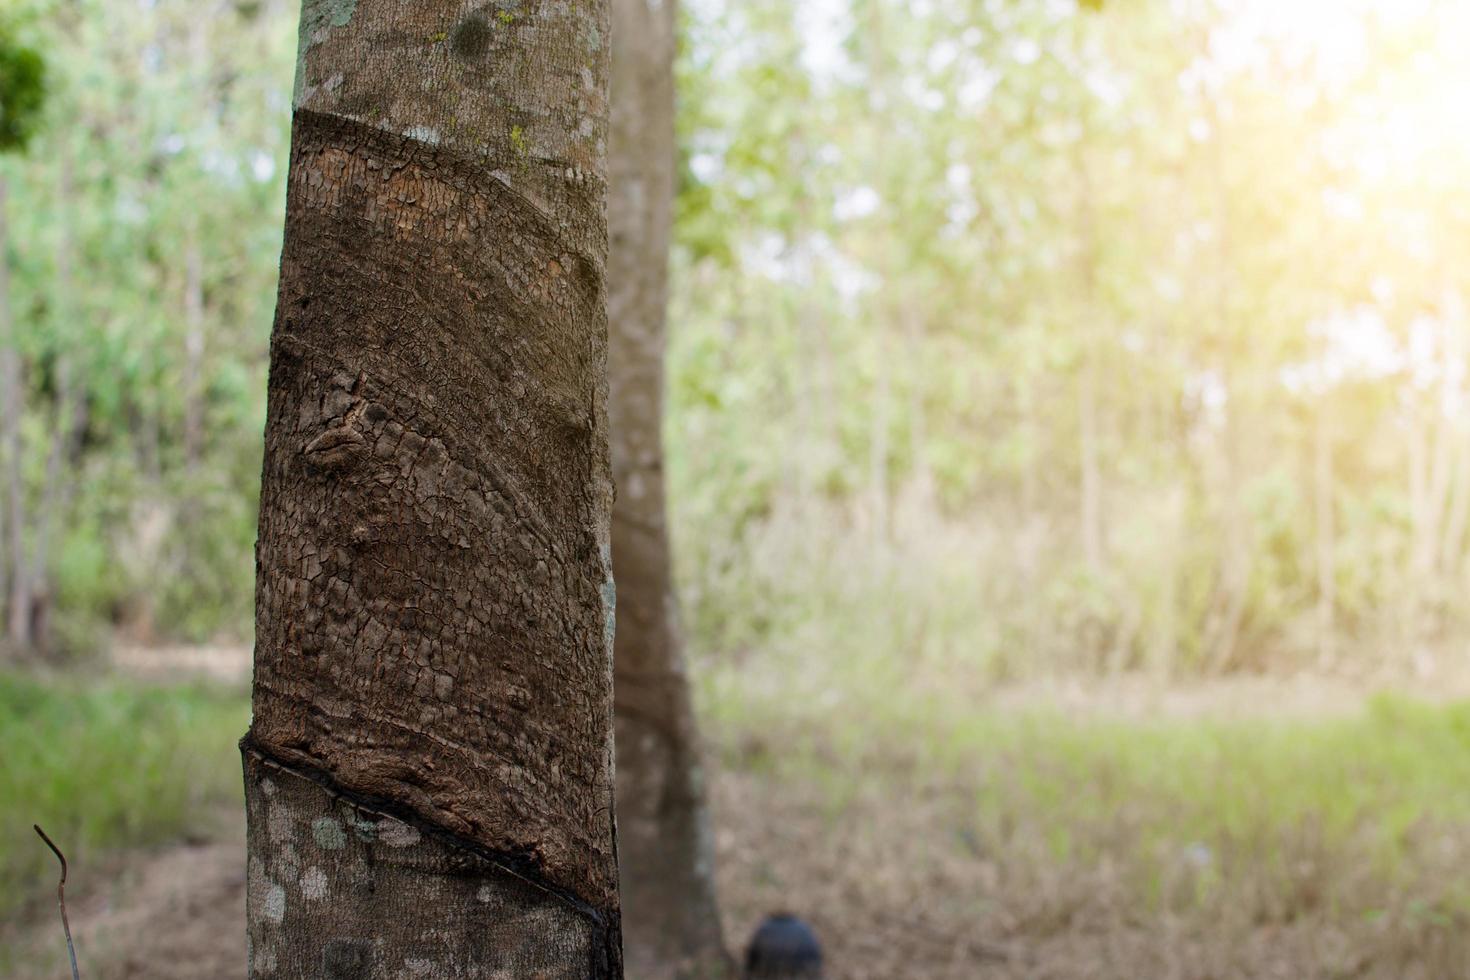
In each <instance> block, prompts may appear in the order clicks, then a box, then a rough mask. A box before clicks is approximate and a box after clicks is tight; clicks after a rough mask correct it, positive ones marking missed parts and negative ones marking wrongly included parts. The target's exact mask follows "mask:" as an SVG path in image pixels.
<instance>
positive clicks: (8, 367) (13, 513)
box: [0, 174, 23, 640]
mask: <svg viewBox="0 0 1470 980" xmlns="http://www.w3.org/2000/svg"><path fill="white" fill-rule="evenodd" d="M8 191H9V187H8V185H7V183H6V180H5V176H4V175H3V174H0V469H3V471H4V474H5V489H4V492H5V501H4V508H3V516H0V532H3V536H0V607H3V608H4V610H5V612H6V617H5V634H6V636H7V637H10V638H11V639H12V640H13V639H14V634H13V631H14V629H15V623H14V618H15V611H14V610H15V596H14V589H15V577H14V576H15V571H14V565H15V558H14V556H16V555H19V554H21V553H22V552H21V550H20V546H19V542H20V541H21V513H20V511H21V506H22V500H21V496H20V413H21V406H22V404H23V402H22V400H21V393H20V355H19V352H18V351H17V350H16V346H15V323H14V321H13V319H12V315H11V311H10V254H9V250H10V242H9V238H10V236H9V231H10V228H9V224H8V222H7V219H6V212H7V210H8V207H9V193H8Z"/></svg>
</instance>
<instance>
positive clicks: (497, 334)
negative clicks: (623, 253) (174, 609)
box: [242, 0, 622, 980]
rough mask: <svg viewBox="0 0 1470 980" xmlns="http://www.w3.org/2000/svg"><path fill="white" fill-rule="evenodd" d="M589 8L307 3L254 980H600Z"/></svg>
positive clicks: (600, 405) (264, 552) (601, 183)
mask: <svg viewBox="0 0 1470 980" xmlns="http://www.w3.org/2000/svg"><path fill="white" fill-rule="evenodd" d="M607 18H608V14H607V9H606V6H605V3H604V2H601V0H599V2H595V3H587V4H575V5H572V4H566V3H563V2H557V0H522V2H521V3H519V4H516V5H507V4H499V5H496V4H480V3H472V2H461V0H433V2H419V3H406V2H403V0H306V2H305V3H304V4H303V8H302V19H301V31H300V45H301V50H300V58H299V63H298V70H297V82H296V98H295V114H294V120H293V130H292V146H291V166H290V176H289V180H288V195H287V208H286V236H285V246H284V249H283V252H282V257H281V281H280V291H279V295H278V298H277V308H276V322H275V326H274V329H273V332H272V340H271V369H270V387H269V394H268V417H267V423H266V452H265V464H264V470H263V475H262V490H261V512H260V532H259V540H258V544H257V555H256V564H257V579H256V652H255V679H254V692H253V707H254V717H253V720H252V724H251V730H250V732H249V734H248V735H247V736H246V738H245V740H244V741H243V742H242V751H243V754H244V759H245V783H246V798H247V816H248V819H249V832H248V850H249V882H250V884H249V890H248V901H247V924H248V932H249V938H250V965H249V974H250V976H251V977H252V978H264V977H273V978H275V977H280V978H286V977H384V978H387V977H428V978H472V977H473V978H491V977H496V978H499V977H505V978H511V977H516V978H520V977H540V978H568V980H571V978H576V980H584V978H588V977H593V978H616V977H621V976H622V966H621V938H620V916H619V907H618V897H617V867H616V850H615V845H614V825H613V786H612V779H613V776H612V773H613V768H612V762H613V760H612V738H611V735H612V670H611V645H612V637H611V633H612V615H613V608H612V606H613V590H612V579H611V551H610V540H609V528H608V519H609V511H610V508H611V482H610V473H609V460H608V455H607V418H606V380H605V376H606V374H605V368H606V365H605V356H606V330H605V322H606V321H605V288H604V280H603V273H604V262H605V255H606V246H607V234H606V225H605V219H604V216H603V210H602V208H603V201H604V198H605V187H606V179H605V178H606V173H605V158H606V132H607V121H606V120H607V115H606V114H607V99H606V81H607V70H608V54H607V50H606V48H607V45H606V43H605V38H606V37H607V33H608V23H607Z"/></svg>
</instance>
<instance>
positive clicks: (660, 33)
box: [608, 0, 731, 980]
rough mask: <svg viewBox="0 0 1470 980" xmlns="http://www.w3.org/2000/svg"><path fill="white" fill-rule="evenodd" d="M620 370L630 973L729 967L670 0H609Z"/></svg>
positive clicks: (615, 454) (716, 972)
mask: <svg viewBox="0 0 1470 980" xmlns="http://www.w3.org/2000/svg"><path fill="white" fill-rule="evenodd" d="M612 9H613V49H614V53H613V79H612V93H613V106H612V139H611V144H610V154H611V157H610V161H609V168H610V172H611V184H610V190H609V199H608V222H609V230H610V232H611V250H610V252H609V255H608V283H609V289H608V313H609V325H608V329H609V350H608V369H609V379H610V382H611V403H610V416H611V419H612V429H611V437H612V460H613V474H614V478H615V482H616V484H617V487H618V496H617V503H616V505H615V506H614V508H613V521H612V542H613V565H614V568H615V569H616V572H617V579H618V598H617V612H618V629H617V656H616V661H615V662H616V691H617V761H618V834H619V839H618V850H619V853H620V855H621V856H622V868H623V873H622V899H623V916H624V924H625V930H626V932H625V934H626V937H627V956H628V972H629V975H630V976H635V977H638V978H639V980H664V978H671V977H701V978H703V977H720V976H726V975H728V973H729V970H730V967H731V964H730V961H729V960H728V959H727V956H726V953H725V947H724V941H723V938H722V935H721V931H720V920H719V915H718V909H717V908H716V904H715V890H714V874H713V861H712V856H711V850H712V847H711V840H710V834H709V816H708V812H707V809H706V804H705V796H704V790H703V785H702V784H703V778H702V768H701V765H700V758H699V749H698V739H697V736H696V731H695V725H694V716H693V711H692V708H691V704H690V695H689V682H688V679H687V676H686V673H685V669H684V652H683V644H682V642H681V638H680V632H679V627H678V621H677V619H678V617H677V608H676V605H675V600H674V590H673V583H672V576H671V574H670V558H669V537H668V527H667V520H666V514H665V505H664V476H663V447H662V438H661V431H660V429H661V421H662V402H663V364H664V337H665V320H666V312H665V311H666V306H667V302H668V253H669V234H670V226H671V220H672V208H673V194H674V45H675V40H674V39H675V30H674V24H675V12H674V5H673V3H672V2H664V3H650V2H648V0H613V3H612Z"/></svg>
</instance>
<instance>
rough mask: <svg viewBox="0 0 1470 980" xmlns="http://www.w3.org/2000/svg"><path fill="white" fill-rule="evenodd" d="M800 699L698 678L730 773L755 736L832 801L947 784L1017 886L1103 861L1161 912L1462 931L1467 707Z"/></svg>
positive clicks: (766, 758) (853, 686)
mask: <svg viewBox="0 0 1470 980" xmlns="http://www.w3.org/2000/svg"><path fill="white" fill-rule="evenodd" d="M753 673H756V674H758V673H759V672H752V671H749V670H748V669H747V670H746V671H745V672H744V677H746V678H748V677H749V676H751V674H753ZM849 681H851V678H849ZM803 687H804V688H805V689H806V690H807V691H809V692H813V693H811V694H808V695H807V696H805V697H802V696H797V695H795V694H794V693H793V689H792V688H789V687H788V688H786V689H784V690H782V689H774V688H767V689H764V690H762V689H760V688H758V687H757V686H755V685H754V684H752V683H751V682H749V681H747V680H744V679H742V677H741V676H740V675H737V674H736V673H735V672H730V671H727V672H721V673H720V674H719V675H718V676H717V677H716V678H715V679H714V680H710V679H708V678H706V683H705V686H704V691H703V695H702V697H701V701H702V707H703V708H704V711H705V718H706V720H707V724H708V725H709V726H710V728H711V734H712V735H713V736H714V739H713V740H714V741H715V742H716V743H717V744H720V745H722V746H723V747H725V749H726V751H727V753H731V754H730V755H729V756H728V758H727V763H728V764H731V765H736V766H749V765H751V764H752V763H751V760H750V759H749V758H747V757H745V756H742V755H741V754H740V753H742V752H743V753H745V754H746V755H747V756H748V754H749V752H750V748H749V746H750V744H752V743H754V744H756V745H757V746H758V749H757V754H758V755H760V756H762V758H761V759H760V760H758V762H759V764H760V765H764V766H769V767H770V768H771V770H772V772H773V778H777V779H782V780H789V781H790V783H791V784H792V785H798V784H799V785H802V786H808V787H820V788H821V791H822V792H823V793H827V794H829V795H830V794H835V795H834V797H833V798H834V799H841V798H842V797H843V795H844V792H843V791H842V790H841V789H840V788H839V789H837V790H833V789H832V785H831V784H832V781H833V780H838V781H841V780H847V781H848V782H849V783H851V784H852V785H853V786H859V787H860V786H863V785H874V784H877V785H883V786H885V787H886V791H887V792H888V793H889V794H890V795H891V797H892V798H893V799H906V798H918V797H920V796H922V795H923V794H922V793H921V792H918V790H917V787H918V786H919V785H921V784H927V785H930V786H934V785H942V786H944V787H945V788H946V789H945V791H946V792H950V793H955V794H962V796H961V797H959V801H960V802H959V806H958V807H957V808H956V809H957V810H958V811H959V812H967V813H968V816H967V817H964V818H962V819H963V821H964V823H965V826H963V827H957V828H951V829H953V830H955V831H956V832H960V833H963V834H965V835H967V836H968V837H970V838H971V839H975V840H978V841H980V842H981V845H980V847H981V849H982V850H983V851H984V852H985V853H986V854H988V855H991V856H993V859H994V860H995V861H997V862H998V863H999V864H1000V865H1002V866H1003V867H1004V868H1005V870H1006V877H1007V879H1008V880H1011V881H1033V880H1034V881H1041V880H1043V879H1045V878H1047V877H1048V876H1062V877H1066V878H1074V879H1076V880H1078V881H1090V880H1093V879H1092V878H1091V877H1090V876H1092V875H1094V874H1095V873H1100V872H1101V870H1102V869H1112V870H1111V871H1110V872H1109V873H1110V874H1113V875H1115V876H1121V879H1122V880H1123V881H1124V882H1125V888H1126V891H1127V893H1128V894H1129V896H1130V898H1131V900H1132V902H1133V903H1134V904H1133V907H1134V908H1136V909H1137V910H1138V911H1139V912H1140V913H1143V914H1146V915H1150V916H1151V915H1154V914H1160V913H1170V914H1185V915H1191V914H1195V915H1197V914H1200V913H1206V914H1209V915H1232V916H1240V917H1242V920H1243V921H1249V922H1253V923H1258V924H1259V923H1267V922H1271V923H1285V922H1292V921H1296V920H1298V919H1300V918H1303V917H1317V916H1325V917H1328V918H1334V919H1338V920H1351V919H1354V918H1360V919H1372V918H1374V917H1378V916H1382V915H1391V916H1395V917H1404V918H1415V917H1419V918H1425V917H1427V918H1434V919H1444V920H1446V921H1448V920H1453V921H1470V883H1467V882H1465V881H1462V880H1460V878H1461V876H1459V875H1457V874H1447V873H1446V869H1449V868H1462V867H1465V866H1467V862H1470V704H1447V705H1446V704H1428V703H1423V702H1419V701H1414V700H1410V699H1407V698H1401V697H1378V698H1374V699H1370V700H1367V701H1365V702H1364V704H1363V706H1362V707H1361V708H1360V709H1359V710H1357V711H1349V712H1344V713H1341V714H1331V715H1323V716H1319V717H1313V716H1305V715H1304V716H1298V717H1290V716H1282V717H1271V716H1266V717H1258V716H1252V717H1227V716H1209V715H1201V716H1196V717H1165V718H1156V717H1129V716H1124V715H1121V714H1114V715H1109V714H1108V713H1107V712H1106V711H1105V710H1093V711H1089V712H1087V713H1082V714H1074V715H1068V714H1065V713H1063V712H1062V711H1060V710H1057V709H1054V708H1050V707H1047V706H1046V705H1044V704H1041V705H1035V706H1026V707H1022V708H1015V707H1009V708H997V707H991V706H989V705H987V704H985V703H984V698H983V696H982V697H981V698H978V699H976V700H975V701H974V702H972V703H970V704H968V705H966V704H963V703H962V702H961V701H960V700H959V699H958V698H948V697H943V696H937V697H933V696H931V697H929V698H921V697H919V696H916V695H914V694H912V693H911V692H907V691H906V690H905V689H904V687H903V685H901V684H883V685H881V686H878V685H868V684H866V683H864V682H861V681H857V682H852V683H849V684H842V683H840V682H838V683H836V684H833V685H829V686H827V687H826V688H825V691H824V692H823V685H821V684H801V683H798V684H797V686H796V689H801V688H803ZM823 693H825V697H823V696H822V694H823ZM946 819H948V818H946Z"/></svg>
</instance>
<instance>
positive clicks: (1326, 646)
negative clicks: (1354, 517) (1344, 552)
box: [1312, 397, 1337, 669]
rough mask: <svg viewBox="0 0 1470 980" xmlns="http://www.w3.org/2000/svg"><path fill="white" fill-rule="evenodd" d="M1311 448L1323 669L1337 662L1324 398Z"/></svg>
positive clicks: (1332, 491)
mask: <svg viewBox="0 0 1470 980" xmlns="http://www.w3.org/2000/svg"><path fill="white" fill-rule="evenodd" d="M1312 448H1313V476H1314V478H1313V481H1312V482H1313V485H1314V486H1315V488H1316V524H1317V666H1318V667H1321V668H1323V669H1326V668H1329V667H1331V666H1332V665H1333V664H1334V662H1335V661H1336V659H1337V642H1336V632H1337V628H1336V624H1335V620H1336V616H1337V612H1336V610H1337V535H1336V530H1335V520H1334V514H1333V510H1334V499H1335V498H1336V496H1337V489H1336V478H1335V476H1334V474H1333V466H1332V416H1331V409H1330V407H1329V406H1328V405H1327V404H1326V399H1325V397H1324V399H1323V404H1321V405H1319V406H1318V408H1317V418H1316V424H1315V425H1314V427H1313V439H1312Z"/></svg>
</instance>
